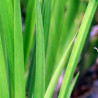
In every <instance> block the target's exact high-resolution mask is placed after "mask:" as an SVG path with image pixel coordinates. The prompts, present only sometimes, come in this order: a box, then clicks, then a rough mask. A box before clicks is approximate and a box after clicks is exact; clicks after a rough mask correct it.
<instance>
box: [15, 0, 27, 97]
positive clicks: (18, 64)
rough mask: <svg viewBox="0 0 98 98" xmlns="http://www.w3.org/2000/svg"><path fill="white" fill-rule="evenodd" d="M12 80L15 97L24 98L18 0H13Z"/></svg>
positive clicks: (21, 37)
mask: <svg viewBox="0 0 98 98" xmlns="http://www.w3.org/2000/svg"><path fill="white" fill-rule="evenodd" d="M14 81H15V98H25V95H26V94H25V77H24V56H23V35H22V21H21V11H20V0H14Z"/></svg>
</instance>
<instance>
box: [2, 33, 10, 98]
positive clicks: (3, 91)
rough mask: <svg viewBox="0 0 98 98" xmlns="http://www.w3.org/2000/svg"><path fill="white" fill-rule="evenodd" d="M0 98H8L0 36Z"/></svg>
mask: <svg viewBox="0 0 98 98" xmlns="http://www.w3.org/2000/svg"><path fill="white" fill-rule="evenodd" d="M0 98H9V91H8V82H7V74H6V66H5V62H4V56H3V49H2V43H1V34H0Z"/></svg>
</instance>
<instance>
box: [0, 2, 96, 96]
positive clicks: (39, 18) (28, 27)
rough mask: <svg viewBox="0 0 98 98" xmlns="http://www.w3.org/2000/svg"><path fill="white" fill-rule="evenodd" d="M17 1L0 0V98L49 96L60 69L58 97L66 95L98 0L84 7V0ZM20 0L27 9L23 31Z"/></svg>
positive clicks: (69, 90) (54, 86) (72, 85)
mask: <svg viewBox="0 0 98 98" xmlns="http://www.w3.org/2000/svg"><path fill="white" fill-rule="evenodd" d="M21 2H22V3H20V0H0V98H26V93H27V97H28V98H32V95H33V97H34V98H52V97H53V94H54V91H55V88H56V85H57V82H58V80H59V77H60V75H61V73H62V71H63V70H65V75H64V80H63V83H62V86H61V90H60V93H59V98H69V97H70V96H71V93H72V90H73V88H74V86H75V83H76V80H77V78H78V76H79V73H77V75H76V76H75V79H74V80H73V82H72V84H71V81H72V78H73V75H74V72H75V69H76V66H77V63H78V60H79V57H80V54H81V51H82V49H83V46H84V43H85V40H86V37H87V34H88V30H89V28H90V25H91V22H92V20H93V16H94V14H95V11H96V8H97V6H98V0H90V1H89V4H88V5H87V8H86V0H82V1H80V0H21ZM26 2H27V3H26ZM20 5H22V8H23V7H24V8H25V9H26V10H25V12H26V18H25V30H24V32H22V19H21V9H22V8H21V6H20ZM22 10H23V9H22ZM85 10H86V11H85ZM84 12H85V14H84ZM83 14H84V18H83V21H82V23H81V18H82V16H83ZM79 25H80V26H79ZM78 29H79V30H78ZM75 40H76V41H75ZM70 85H71V87H70Z"/></svg>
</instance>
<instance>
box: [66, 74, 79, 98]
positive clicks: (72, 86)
mask: <svg viewBox="0 0 98 98" xmlns="http://www.w3.org/2000/svg"><path fill="white" fill-rule="evenodd" d="M78 77H79V73H77V75H76V76H75V78H74V80H73V81H72V84H71V87H70V88H69V91H68V94H67V97H66V98H70V96H71V93H72V91H73V89H74V86H75V84H76V82H77V79H78Z"/></svg>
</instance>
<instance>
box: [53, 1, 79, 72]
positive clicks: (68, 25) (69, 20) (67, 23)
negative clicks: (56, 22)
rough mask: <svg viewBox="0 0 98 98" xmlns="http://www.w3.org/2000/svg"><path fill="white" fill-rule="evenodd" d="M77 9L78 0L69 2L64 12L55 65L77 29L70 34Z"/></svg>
mask: <svg viewBox="0 0 98 98" xmlns="http://www.w3.org/2000/svg"><path fill="white" fill-rule="evenodd" d="M78 9H79V0H69V2H68V11H67V12H66V16H65V19H64V26H63V28H62V33H61V36H60V41H59V47H58V50H57V55H56V58H55V63H56V64H55V65H58V63H59V61H60V59H61V57H62V55H63V53H64V51H65V49H66V48H67V47H68V45H69V44H70V42H71V41H72V39H73V38H74V36H75V34H76V31H77V28H76V30H75V31H74V30H73V31H72V32H70V30H71V29H72V26H73V25H76V24H75V23H74V21H75V19H76V15H77V14H78ZM72 16H73V17H72ZM78 18H79V17H78ZM78 26H79V24H78V25H77V27H78ZM56 67H57V66H55V67H54V70H55V69H56Z"/></svg>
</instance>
